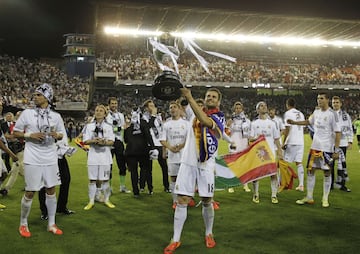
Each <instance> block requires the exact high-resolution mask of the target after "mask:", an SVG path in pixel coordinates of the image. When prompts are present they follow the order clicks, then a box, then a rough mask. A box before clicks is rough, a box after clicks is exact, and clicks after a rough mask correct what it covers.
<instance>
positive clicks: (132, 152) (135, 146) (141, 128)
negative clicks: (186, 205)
mask: <svg viewBox="0 0 360 254" xmlns="http://www.w3.org/2000/svg"><path fill="white" fill-rule="evenodd" d="M124 141H125V143H126V149H125V157H126V163H127V166H128V168H129V170H130V173H131V183H132V189H133V193H134V197H139V193H140V192H139V174H138V166H140V188H141V189H144V187H145V183H147V185H148V190H149V194H152V193H153V185H152V179H151V177H149V175H150V160H149V154H150V153H151V154H152V153H153V152H154V143H153V141H152V139H151V135H150V132H149V128H148V126H147V123H146V121H145V120H143V119H142V118H141V113H140V110H139V109H137V110H133V111H132V113H131V123H130V126H129V127H128V128H126V129H125V132H124Z"/></svg>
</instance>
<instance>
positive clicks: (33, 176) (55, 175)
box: [24, 164, 61, 191]
mask: <svg viewBox="0 0 360 254" xmlns="http://www.w3.org/2000/svg"><path fill="white" fill-rule="evenodd" d="M24 178H25V190H26V191H39V190H40V189H41V188H42V187H46V188H51V187H54V186H56V185H60V184H61V180H60V173H59V167H58V164H54V165H30V164H24Z"/></svg>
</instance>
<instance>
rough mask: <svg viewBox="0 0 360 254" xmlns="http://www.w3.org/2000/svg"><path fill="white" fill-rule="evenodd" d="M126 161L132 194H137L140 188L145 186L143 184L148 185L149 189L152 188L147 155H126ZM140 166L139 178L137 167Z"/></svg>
mask: <svg viewBox="0 0 360 254" xmlns="http://www.w3.org/2000/svg"><path fill="white" fill-rule="evenodd" d="M126 163H127V166H128V168H129V171H130V173H131V185H132V189H133V193H134V195H139V185H140V189H144V188H145V184H147V185H148V189H149V191H152V190H153V186H152V174H151V171H150V161H149V156H148V155H138V156H128V157H126ZM139 167H140V178H139V171H138V168H139Z"/></svg>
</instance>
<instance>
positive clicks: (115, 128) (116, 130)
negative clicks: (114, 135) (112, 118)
mask: <svg viewBox="0 0 360 254" xmlns="http://www.w3.org/2000/svg"><path fill="white" fill-rule="evenodd" d="M113 130H114V132H120V131H121V127H120V126H115V127H114V129H113Z"/></svg>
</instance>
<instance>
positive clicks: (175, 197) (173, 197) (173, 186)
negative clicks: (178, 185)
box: [170, 182, 177, 203]
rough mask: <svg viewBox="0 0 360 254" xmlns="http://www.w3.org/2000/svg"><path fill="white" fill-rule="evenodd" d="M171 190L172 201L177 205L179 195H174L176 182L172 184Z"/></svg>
mask: <svg viewBox="0 0 360 254" xmlns="http://www.w3.org/2000/svg"><path fill="white" fill-rule="evenodd" d="M170 190H171V196H172V199H173V203H175V202H176V200H177V194H175V193H174V190H175V182H170Z"/></svg>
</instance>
